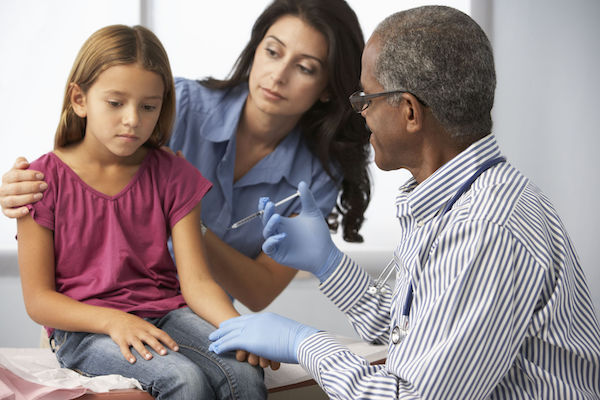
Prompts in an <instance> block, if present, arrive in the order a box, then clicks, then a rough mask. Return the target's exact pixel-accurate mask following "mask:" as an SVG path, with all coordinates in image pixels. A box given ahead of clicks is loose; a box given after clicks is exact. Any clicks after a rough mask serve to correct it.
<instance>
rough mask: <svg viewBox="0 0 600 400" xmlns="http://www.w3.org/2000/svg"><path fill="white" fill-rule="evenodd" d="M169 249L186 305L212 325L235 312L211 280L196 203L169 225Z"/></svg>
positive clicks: (232, 315) (198, 208) (225, 295)
mask: <svg viewBox="0 0 600 400" xmlns="http://www.w3.org/2000/svg"><path fill="white" fill-rule="evenodd" d="M172 236H173V250H174V252H175V263H176V264H177V273H178V274H179V282H180V285H181V293H182V294H183V297H184V298H185V301H186V303H187V304H188V306H189V307H190V308H191V309H192V310H193V311H194V312H195V313H196V314H197V315H199V316H200V317H202V318H203V319H204V320H206V321H207V322H210V323H211V324H212V325H214V326H215V327H218V326H219V324H220V323H221V322H223V321H225V320H228V319H229V318H232V317H236V316H239V313H238V312H237V311H236V309H235V308H234V307H233V304H232V302H231V299H230V298H229V296H227V294H226V293H225V291H224V290H223V289H222V288H221V286H219V284H217V282H215V280H214V279H213V277H212V275H211V273H210V270H209V269H208V262H207V259H206V249H205V247H204V240H203V237H202V230H201V224H200V204H198V205H197V206H196V207H195V208H194V209H193V210H192V211H191V212H190V213H188V214H187V215H186V216H185V217H183V218H181V219H180V220H179V221H177V223H176V224H175V225H174V226H173V229H172Z"/></svg>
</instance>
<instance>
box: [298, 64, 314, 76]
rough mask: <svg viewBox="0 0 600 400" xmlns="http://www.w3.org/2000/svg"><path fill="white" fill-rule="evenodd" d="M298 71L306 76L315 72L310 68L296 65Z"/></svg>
mask: <svg viewBox="0 0 600 400" xmlns="http://www.w3.org/2000/svg"><path fill="white" fill-rule="evenodd" d="M298 69H299V70H300V72H302V73H303V74H307V75H312V74H314V73H315V71H314V70H313V69H312V68H308V67H305V66H304V65H302V64H298Z"/></svg>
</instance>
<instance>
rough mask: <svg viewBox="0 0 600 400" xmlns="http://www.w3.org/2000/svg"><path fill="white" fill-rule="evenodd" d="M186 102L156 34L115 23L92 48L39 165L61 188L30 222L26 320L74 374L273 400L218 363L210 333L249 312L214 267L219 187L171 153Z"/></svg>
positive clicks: (52, 186) (150, 387) (160, 393)
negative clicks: (205, 224)
mask: <svg viewBox="0 0 600 400" xmlns="http://www.w3.org/2000/svg"><path fill="white" fill-rule="evenodd" d="M174 93H175V91H174V83H173V78H172V75H171V69H170V66H169V62H168V59H167V55H166V53H165V51H164V49H163V47H162V45H161V44H160V42H159V41H158V39H157V38H156V36H155V35H154V34H153V33H152V32H150V31H149V30H147V29H145V28H143V27H140V26H136V27H133V28H130V27H127V26H122V25H115V26H109V27H106V28H103V29H100V30H99V31H97V32H96V33H94V34H93V35H92V36H91V37H90V38H89V39H88V40H87V41H86V43H85V44H84V45H83V47H82V49H81V50H80V52H79V54H78V56H77V59H76V60H75V63H74V66H73V68H72V70H71V73H70V76H69V80H68V83H67V87H66V93H65V98H64V103H63V110H62V115H61V119H60V122H59V126H58V128H57V131H56V136H55V149H54V151H53V152H51V153H48V154H46V155H44V156H42V157H41V158H39V159H38V160H36V161H35V162H34V163H32V165H31V167H32V168H35V169H36V170H39V171H43V173H44V174H45V176H46V182H47V183H48V185H49V187H48V190H47V192H46V195H45V196H44V198H43V200H41V201H39V202H36V203H35V204H31V205H29V206H28V207H29V209H30V213H29V215H28V216H27V217H25V218H21V219H19V220H18V244H19V266H20V270H21V280H22V286H23V294H24V298H25V304H26V307H27V312H28V313H29V315H30V316H31V318H32V319H33V320H35V321H36V322H38V323H40V324H42V325H44V326H46V327H47V331H48V334H49V336H50V339H51V343H52V345H53V350H54V351H55V352H56V356H57V358H58V360H59V362H60V364H61V365H62V366H64V367H67V368H71V369H75V370H77V371H80V372H81V373H84V374H87V375H103V374H121V375H123V376H127V377H132V378H135V379H137V380H138V381H139V382H140V383H141V385H142V386H143V387H144V389H146V390H147V391H148V392H149V393H150V394H152V395H153V396H154V397H156V398H157V399H166V398H173V399H200V398H202V399H208V398H249V399H257V398H264V397H266V390H265V387H264V383H263V379H262V378H263V376H262V370H261V369H260V368H258V367H253V366H252V365H250V364H248V363H242V362H238V361H236V360H235V355H233V354H230V355H229V356H227V357H217V356H216V355H215V354H214V353H211V352H209V351H208V350H207V348H208V344H209V343H208V339H207V338H206V337H203V336H202V335H199V334H198V332H203V331H206V329H210V328H207V326H206V325H207V324H211V325H213V326H218V325H219V323H220V322H222V321H224V320H227V319H229V318H231V317H234V316H237V315H238V313H237V311H236V310H235V309H234V307H233V306H232V303H231V301H230V299H229V298H228V296H227V295H226V294H225V292H224V291H223V290H222V289H221V287H220V286H218V285H217V284H216V283H215V282H214V281H213V279H212V278H211V275H210V273H209V272H208V268H207V265H206V264H207V262H206V258H205V249H204V245H203V239H202V229H201V222H200V200H201V199H202V197H203V196H204V194H205V193H206V192H207V191H208V190H209V188H210V186H211V184H210V182H209V181H207V180H206V179H205V178H204V177H203V176H202V175H201V174H200V173H199V172H198V171H197V170H196V169H195V168H194V167H193V166H192V165H191V164H189V163H188V162H187V161H185V160H183V159H181V158H178V157H175V156H172V155H170V154H168V153H167V152H164V151H162V150H160V149H159V147H160V146H161V145H163V144H164V143H166V142H167V140H168V139H169V135H170V129H171V126H172V122H173V118H174V110H175V98H174V97H175V94H174ZM171 235H172V240H173V250H174V254H175V257H176V260H177V267H175V265H174V262H173V260H172V259H171V256H170V253H169V250H168V246H167V241H168V239H169V237H170V236H171ZM167 349H169V350H170V351H169V350H167ZM140 357H142V360H140V359H139V358H140Z"/></svg>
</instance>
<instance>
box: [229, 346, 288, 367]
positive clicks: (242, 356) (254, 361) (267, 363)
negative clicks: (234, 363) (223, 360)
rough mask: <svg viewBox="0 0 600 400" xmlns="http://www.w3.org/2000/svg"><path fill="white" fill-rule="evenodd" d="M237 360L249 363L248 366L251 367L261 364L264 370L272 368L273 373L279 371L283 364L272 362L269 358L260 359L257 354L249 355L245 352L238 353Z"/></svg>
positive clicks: (239, 351) (236, 354)
mask: <svg viewBox="0 0 600 400" xmlns="http://www.w3.org/2000/svg"><path fill="white" fill-rule="evenodd" d="M235 359H236V360H238V361H240V362H244V361H248V364H250V365H258V364H260V366H261V367H262V368H267V367H271V369H272V370H273V371H277V370H278V369H279V367H280V366H281V363H279V362H278V361H272V360H269V359H268V358H263V357H259V356H257V355H256V354H252V353H248V352H247V351H245V350H238V351H236V353H235Z"/></svg>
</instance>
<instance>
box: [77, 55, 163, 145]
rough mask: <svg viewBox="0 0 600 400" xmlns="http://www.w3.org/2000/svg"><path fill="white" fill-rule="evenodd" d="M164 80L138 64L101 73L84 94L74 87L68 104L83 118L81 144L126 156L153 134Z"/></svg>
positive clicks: (111, 68) (122, 66) (116, 67)
mask: <svg viewBox="0 0 600 400" xmlns="http://www.w3.org/2000/svg"><path fill="white" fill-rule="evenodd" d="M163 93H164V84H163V80H162V78H161V77H160V75H158V74H157V73H155V72H151V71H148V70H145V69H144V68H142V67H141V66H139V65H138V64H127V65H117V66H114V67H110V68H108V69H107V70H105V71H104V72H102V73H101V74H100V75H99V76H98V79H96V82H94V84H93V85H92V86H91V87H90V88H89V90H88V91H87V93H83V92H82V91H81V89H80V88H79V86H77V85H74V86H73V92H72V95H71V103H72V105H73V109H74V111H75V112H76V113H77V115H79V117H82V118H84V117H86V118H87V121H86V129H85V137H84V141H91V143H92V144H94V145H100V146H104V148H106V149H107V150H108V151H110V152H111V153H112V154H114V155H116V156H120V157H127V156H130V155H132V154H134V153H135V151H136V150H137V149H139V148H140V147H141V146H142V145H143V144H144V143H145V142H146V141H147V140H148V139H149V138H150V136H151V135H152V132H153V131H154V127H155V126H156V123H157V121H158V117H159V115H160V110H161V107H162V100H163Z"/></svg>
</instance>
